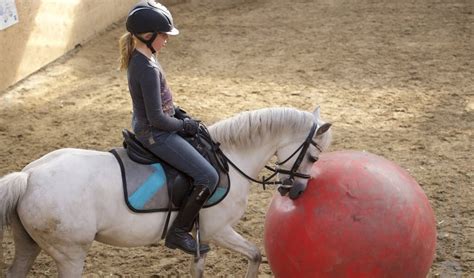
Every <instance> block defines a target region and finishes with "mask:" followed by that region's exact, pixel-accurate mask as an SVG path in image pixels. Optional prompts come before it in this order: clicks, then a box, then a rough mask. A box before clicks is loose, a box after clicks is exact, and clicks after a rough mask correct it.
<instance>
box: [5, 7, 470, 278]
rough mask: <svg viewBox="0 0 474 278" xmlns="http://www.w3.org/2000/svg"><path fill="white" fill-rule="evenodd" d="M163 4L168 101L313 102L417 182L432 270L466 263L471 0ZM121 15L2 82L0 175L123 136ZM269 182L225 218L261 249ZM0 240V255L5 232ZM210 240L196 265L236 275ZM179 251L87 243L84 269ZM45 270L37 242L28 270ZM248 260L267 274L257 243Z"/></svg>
mask: <svg viewBox="0 0 474 278" xmlns="http://www.w3.org/2000/svg"><path fill="white" fill-rule="evenodd" d="M170 9H171V11H172V12H173V14H174V17H175V21H176V23H177V25H178V27H179V29H180V30H181V34H180V35H179V36H178V37H173V38H171V39H170V40H169V42H168V45H167V48H166V49H164V50H163V52H162V53H161V54H160V56H159V57H160V58H159V59H160V61H161V63H162V65H163V67H164V68H165V71H166V73H167V77H168V82H169V83H170V85H171V88H172V90H173V92H174V97H175V100H176V102H177V104H179V105H180V106H183V107H184V108H186V110H188V112H190V113H191V114H192V115H194V116H196V117H198V118H200V119H202V120H203V121H205V122H206V123H207V124H212V123H214V122H216V121H217V120H219V119H223V118H226V117H229V116H232V115H234V114H236V113H239V112H241V111H246V110H253V109H258V108H264V107H275V106H290V107H296V108H299V109H302V110H307V111H312V110H313V109H314V108H315V107H316V106H317V105H320V106H321V109H322V116H323V118H325V119H326V120H328V121H331V122H332V123H333V124H334V125H333V134H334V142H333V145H332V148H331V149H332V150H341V149H354V150H365V151H369V152H372V153H375V154H378V155H381V156H384V157H386V158H388V159H390V160H392V161H394V162H396V163H398V164H399V165H401V166H402V167H403V168H405V169H407V170H408V171H409V172H410V173H411V175H412V176H413V177H414V178H415V179H416V180H417V181H418V182H419V184H420V185H421V186H422V188H423V189H424V191H425V192H426V195H427V196H428V198H429V200H430V202H431V204H432V207H433V209H434V211H435V214H436V221H437V231H438V236H437V249H436V258H435V260H434V263H433V266H432V269H431V271H430V274H429V275H430V277H472V275H474V205H473V203H474V193H473V191H474V190H473V184H472V178H473V165H474V163H473V156H472V150H473V142H474V138H473V127H474V126H473V123H474V40H473V30H474V16H473V2H472V1H471V0H448V1H439V0H431V1H428V0H420V1H408V0H400V1H370V0H363V1H349V0H347V1H343V0H332V1H329V0H307V1H305V0H292V1H290V0H254V1H241V0H234V1H230V0H225V1H211V0H199V1H190V2H189V1H188V2H184V3H181V4H176V5H172V6H171V7H170ZM123 26H124V23H123V21H122V22H118V23H117V24H115V25H114V26H112V27H110V28H109V29H108V30H107V31H106V32H104V33H102V34H99V35H98V36H97V37H96V38H95V39H93V40H92V41H90V42H89V43H87V44H85V45H83V46H81V47H78V48H77V49H76V50H74V51H72V52H71V53H69V54H68V55H65V56H64V57H63V58H61V59H59V60H58V61H56V62H54V63H53V64H51V65H49V66H47V67H46V68H44V69H42V70H40V71H39V72H37V73H35V74H33V75H31V76H30V77H28V78H27V79H25V80H24V81H22V82H20V83H18V84H17V85H15V86H14V87H12V88H10V89H8V90H6V91H5V92H3V93H1V95H0V158H1V159H0V175H4V174H7V173H9V172H12V171H18V170H20V169H21V168H22V167H24V166H25V165H26V164H27V163H29V162H30V161H32V160H35V159H37V158H39V157H40V156H42V155H44V154H46V153H48V152H50V151H53V150H55V149H58V148H61V147H76V148H86V149H95V150H104V151H106V150H109V149H110V148H111V147H114V146H119V145H120V144H121V134H120V131H121V129H122V128H126V127H129V123H130V115H131V101H130V97H129V93H128V89H127V84H126V77H125V73H123V72H119V71H118V70H117V66H118V61H117V58H118V47H117V40H118V38H119V36H120V35H121V34H122V33H123V32H124V27H123ZM274 193H275V190H274V188H270V189H267V190H266V191H264V190H263V189H262V188H261V187H259V186H257V185H255V187H254V188H253V189H252V192H251V195H250V200H249V206H248V208H247V211H246V214H245V216H244V217H243V218H242V221H241V222H240V224H239V225H238V226H237V230H238V231H239V232H240V233H241V234H242V235H243V236H244V237H246V238H247V239H249V240H251V241H253V242H255V243H256V244H257V245H258V246H259V247H260V250H261V251H262V252H263V253H264V248H263V226H264V225H263V223H264V219H265V212H266V210H267V208H268V205H269V203H270V201H271V198H272V196H273V194H274ZM3 246H4V257H5V262H6V265H9V264H10V263H11V261H12V257H13V253H14V247H13V242H12V237H11V233H10V232H6V233H5V238H4V242H3ZM212 248H213V249H212V251H211V252H210V255H209V256H208V260H207V265H206V269H205V275H206V276H208V277H214V276H229V275H230V276H237V277H241V276H244V275H245V272H246V267H247V259H246V258H244V257H243V256H241V255H239V254H236V253H231V252H229V251H227V250H225V249H221V248H218V247H216V246H212ZM264 255H265V254H264ZM190 259H191V257H190V256H187V255H183V254H182V253H180V252H178V251H171V250H168V249H166V248H165V247H163V246H159V247H142V248H129V249H127V248H117V247H111V246H106V245H103V244H99V243H94V245H93V247H92V248H91V249H90V252H89V255H88V257H87V261H86V266H85V269H84V276H86V277H105V276H107V277H162V276H170V275H174V276H186V275H188V273H189V272H188V262H189V260H190ZM56 273H57V272H56V268H55V265H54V262H53V261H52V260H51V258H50V257H49V256H48V255H46V254H45V253H44V252H42V253H41V254H40V256H39V257H38V259H37V261H36V262H35V264H34V266H33V269H32V271H31V272H30V277H49V276H56ZM260 275H261V276H269V275H271V270H270V267H269V265H268V262H267V260H266V257H264V260H263V263H262V265H261V266H260Z"/></svg>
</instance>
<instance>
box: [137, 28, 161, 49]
mask: <svg viewBox="0 0 474 278" xmlns="http://www.w3.org/2000/svg"><path fill="white" fill-rule="evenodd" d="M157 36H158V32H153V35H152V36H151V38H150V39H148V40H145V39H144V38H142V37H140V36H138V35H135V37H136V38H137V39H139V40H140V41H141V42H143V43H144V44H146V46H147V47H148V48H149V49H150V50H151V53H152V54H155V53H156V50H155V49H154V48H153V46H152V44H153V41H154V40H155V39H156V37H157Z"/></svg>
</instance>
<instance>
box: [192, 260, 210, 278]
mask: <svg viewBox="0 0 474 278" xmlns="http://www.w3.org/2000/svg"><path fill="white" fill-rule="evenodd" d="M206 256H207V254H203V255H201V257H200V258H199V259H197V260H196V258H194V259H193V260H192V261H191V276H192V277H194V278H201V277H203V275H204V266H205V263H206Z"/></svg>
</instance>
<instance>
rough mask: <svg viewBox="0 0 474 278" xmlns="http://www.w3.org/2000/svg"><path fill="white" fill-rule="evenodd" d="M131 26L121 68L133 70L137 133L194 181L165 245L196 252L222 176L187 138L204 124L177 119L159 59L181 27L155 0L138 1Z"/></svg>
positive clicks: (122, 47) (129, 72)
mask: <svg viewBox="0 0 474 278" xmlns="http://www.w3.org/2000/svg"><path fill="white" fill-rule="evenodd" d="M126 27H127V31H128V32H127V33H126V34H124V35H123V36H122V38H121V39H120V52H121V59H120V61H121V66H120V68H121V69H126V70H127V77H128V87H129V90H130V95H131V97H132V102H133V116H132V128H133V131H134V132H135V134H136V136H137V138H138V140H139V141H140V142H141V143H142V144H143V145H144V146H145V147H146V148H148V149H149V150H150V151H151V152H153V153H154V154H155V155H156V156H158V157H160V158H161V159H163V160H164V161H166V162H167V163H168V164H170V165H171V166H173V167H175V168H176V169H178V170H180V171H182V172H183V173H186V174H187V175H189V176H190V177H191V178H192V179H193V190H192V193H191V195H190V196H189V198H188V199H187V201H186V203H185V204H184V205H183V206H182V207H181V209H180V211H179V213H178V216H177V217H176V219H175V220H174V222H173V224H172V225H171V227H170V230H169V231H168V234H167V236H166V239H165V245H166V246H167V247H169V248H172V249H175V248H179V249H181V250H183V251H184V252H186V253H189V254H196V246H197V244H196V241H195V240H194V238H193V237H192V236H191V235H190V234H189V232H190V231H191V229H192V226H193V224H194V220H195V218H196V216H197V215H198V214H199V210H200V209H201V208H202V206H203V205H204V203H205V202H206V200H207V199H208V198H209V196H210V194H211V192H213V191H214V189H215V187H216V185H217V182H218V179H219V178H218V174H217V171H216V170H215V169H214V168H213V167H212V165H211V164H210V163H209V162H208V161H207V160H206V159H204V158H203V157H202V156H201V155H200V154H199V152H197V151H196V150H195V149H194V148H193V147H192V146H191V145H190V144H188V142H187V141H186V140H184V139H183V138H182V137H181V135H183V136H194V135H196V133H197V131H198V127H199V123H198V122H196V121H195V120H193V119H192V118H190V117H175V106H174V104H173V96H172V93H171V90H170V89H169V87H168V85H167V83H166V80H165V76H164V73H163V69H162V68H161V66H160V64H159V63H158V60H157V59H156V55H157V54H156V53H158V52H159V51H160V50H161V49H162V48H163V47H164V46H165V45H166V42H167V40H168V38H169V36H174V35H178V34H179V31H178V29H176V27H175V26H174V24H173V18H172V16H171V13H170V12H169V11H168V9H167V8H166V7H165V6H163V5H161V4H159V3H155V2H154V1H140V2H139V3H138V4H136V5H135V6H134V7H133V8H132V9H131V11H130V13H129V14H128V17H127V22H126ZM176 110H177V109H176ZM178 133H179V134H178ZM199 250H200V253H202V254H204V253H206V252H208V251H209V250H210V249H209V246H207V245H200V249H199Z"/></svg>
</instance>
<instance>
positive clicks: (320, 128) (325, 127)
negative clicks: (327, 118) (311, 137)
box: [316, 123, 332, 136]
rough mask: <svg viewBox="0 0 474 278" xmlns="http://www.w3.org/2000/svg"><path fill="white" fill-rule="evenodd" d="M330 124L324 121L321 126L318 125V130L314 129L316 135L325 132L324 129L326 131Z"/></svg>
mask: <svg viewBox="0 0 474 278" xmlns="http://www.w3.org/2000/svg"><path fill="white" fill-rule="evenodd" d="M331 125H332V124H331V123H325V124H323V125H322V126H320V127H319V128H318V130H317V131H316V136H319V135H321V134H323V133H325V132H326V131H328V130H329V128H330V127H331Z"/></svg>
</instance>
